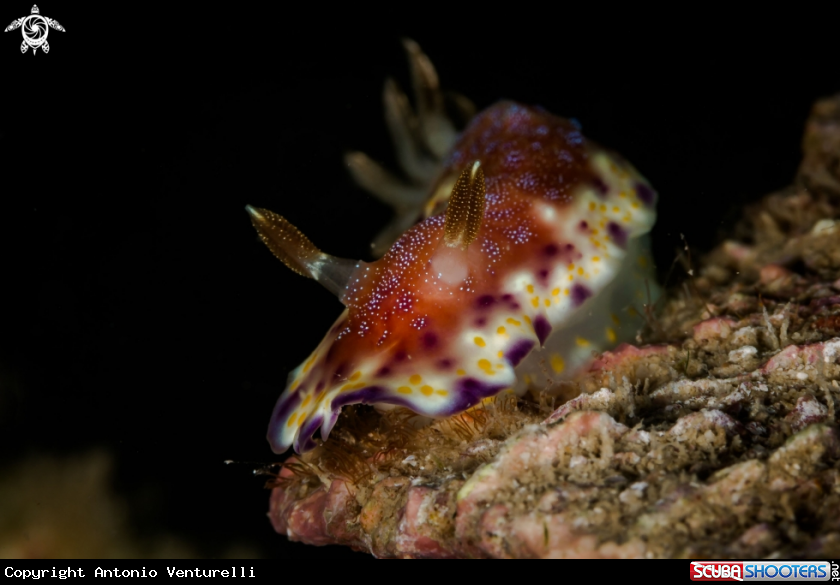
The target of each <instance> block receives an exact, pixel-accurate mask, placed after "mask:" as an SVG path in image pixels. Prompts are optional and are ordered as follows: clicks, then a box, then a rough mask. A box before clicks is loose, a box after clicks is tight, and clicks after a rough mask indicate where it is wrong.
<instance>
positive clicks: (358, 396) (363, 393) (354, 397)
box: [332, 386, 427, 414]
mask: <svg viewBox="0 0 840 585" xmlns="http://www.w3.org/2000/svg"><path fill="white" fill-rule="evenodd" d="M360 402H361V403H362V404H376V403H377V402H381V403H383V404H396V405H398V406H405V407H407V408H410V409H411V410H414V411H415V412H416V411H417V409H416V408H415V407H414V405H413V404H412V402H411V401H410V400H408V399H406V398H403V397H401V396H395V395H394V394H392V393H391V391H390V390H388V389H387V388H384V387H382V386H366V387H364V388H362V389H361V390H356V391H355V392H345V393H344V394H339V395H338V396H337V397H336V398H335V399H334V400H333V401H332V408H333V410H337V409H339V408H341V407H342V406H345V405H347V404H358V403H360ZM423 414H427V413H423Z"/></svg>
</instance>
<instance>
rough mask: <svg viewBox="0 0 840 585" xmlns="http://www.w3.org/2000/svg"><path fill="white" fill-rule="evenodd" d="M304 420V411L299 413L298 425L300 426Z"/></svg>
mask: <svg viewBox="0 0 840 585" xmlns="http://www.w3.org/2000/svg"><path fill="white" fill-rule="evenodd" d="M305 420H306V413H305V412H304V413H303V414H301V415H300V418H299V419H298V422H297V425H298V426H299V427H302V426H303V422H304V421H305Z"/></svg>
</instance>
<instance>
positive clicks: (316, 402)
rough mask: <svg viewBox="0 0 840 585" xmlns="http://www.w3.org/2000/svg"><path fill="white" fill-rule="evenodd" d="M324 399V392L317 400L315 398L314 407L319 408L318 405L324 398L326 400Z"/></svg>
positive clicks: (325, 394)
mask: <svg viewBox="0 0 840 585" xmlns="http://www.w3.org/2000/svg"><path fill="white" fill-rule="evenodd" d="M326 397H327V393H326V392H324V393H323V394H321V395H320V396H318V398H316V399H315V406H316V407H317V406H319V405H320V404H321V403H322V402H323V401H324V398H326Z"/></svg>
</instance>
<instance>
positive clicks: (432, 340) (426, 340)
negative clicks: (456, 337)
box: [422, 331, 438, 349]
mask: <svg viewBox="0 0 840 585" xmlns="http://www.w3.org/2000/svg"><path fill="white" fill-rule="evenodd" d="M422 339H423V347H425V348H426V349H432V348H434V347H435V346H436V345H437V344H438V336H437V335H436V334H435V333H432V332H431V331H429V332H427V333H424V334H423V337H422Z"/></svg>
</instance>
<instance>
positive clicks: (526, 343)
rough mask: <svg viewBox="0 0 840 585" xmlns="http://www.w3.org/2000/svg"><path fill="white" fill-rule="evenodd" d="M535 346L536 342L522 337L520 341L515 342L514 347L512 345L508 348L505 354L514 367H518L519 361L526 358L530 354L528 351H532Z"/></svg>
mask: <svg viewBox="0 0 840 585" xmlns="http://www.w3.org/2000/svg"><path fill="white" fill-rule="evenodd" d="M533 347H534V342H533V341H532V340H530V339H520V340H519V341H517V342H516V343H514V344H513V347H511V348H510V349H509V350H508V352H507V353H506V354H505V358H506V359H507V361H509V362H510V363H511V365H512V366H513V367H516V366H518V365H519V362H521V361H522V360H523V359H525V356H526V355H528V353H529V352H530V351H531V349H533Z"/></svg>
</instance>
